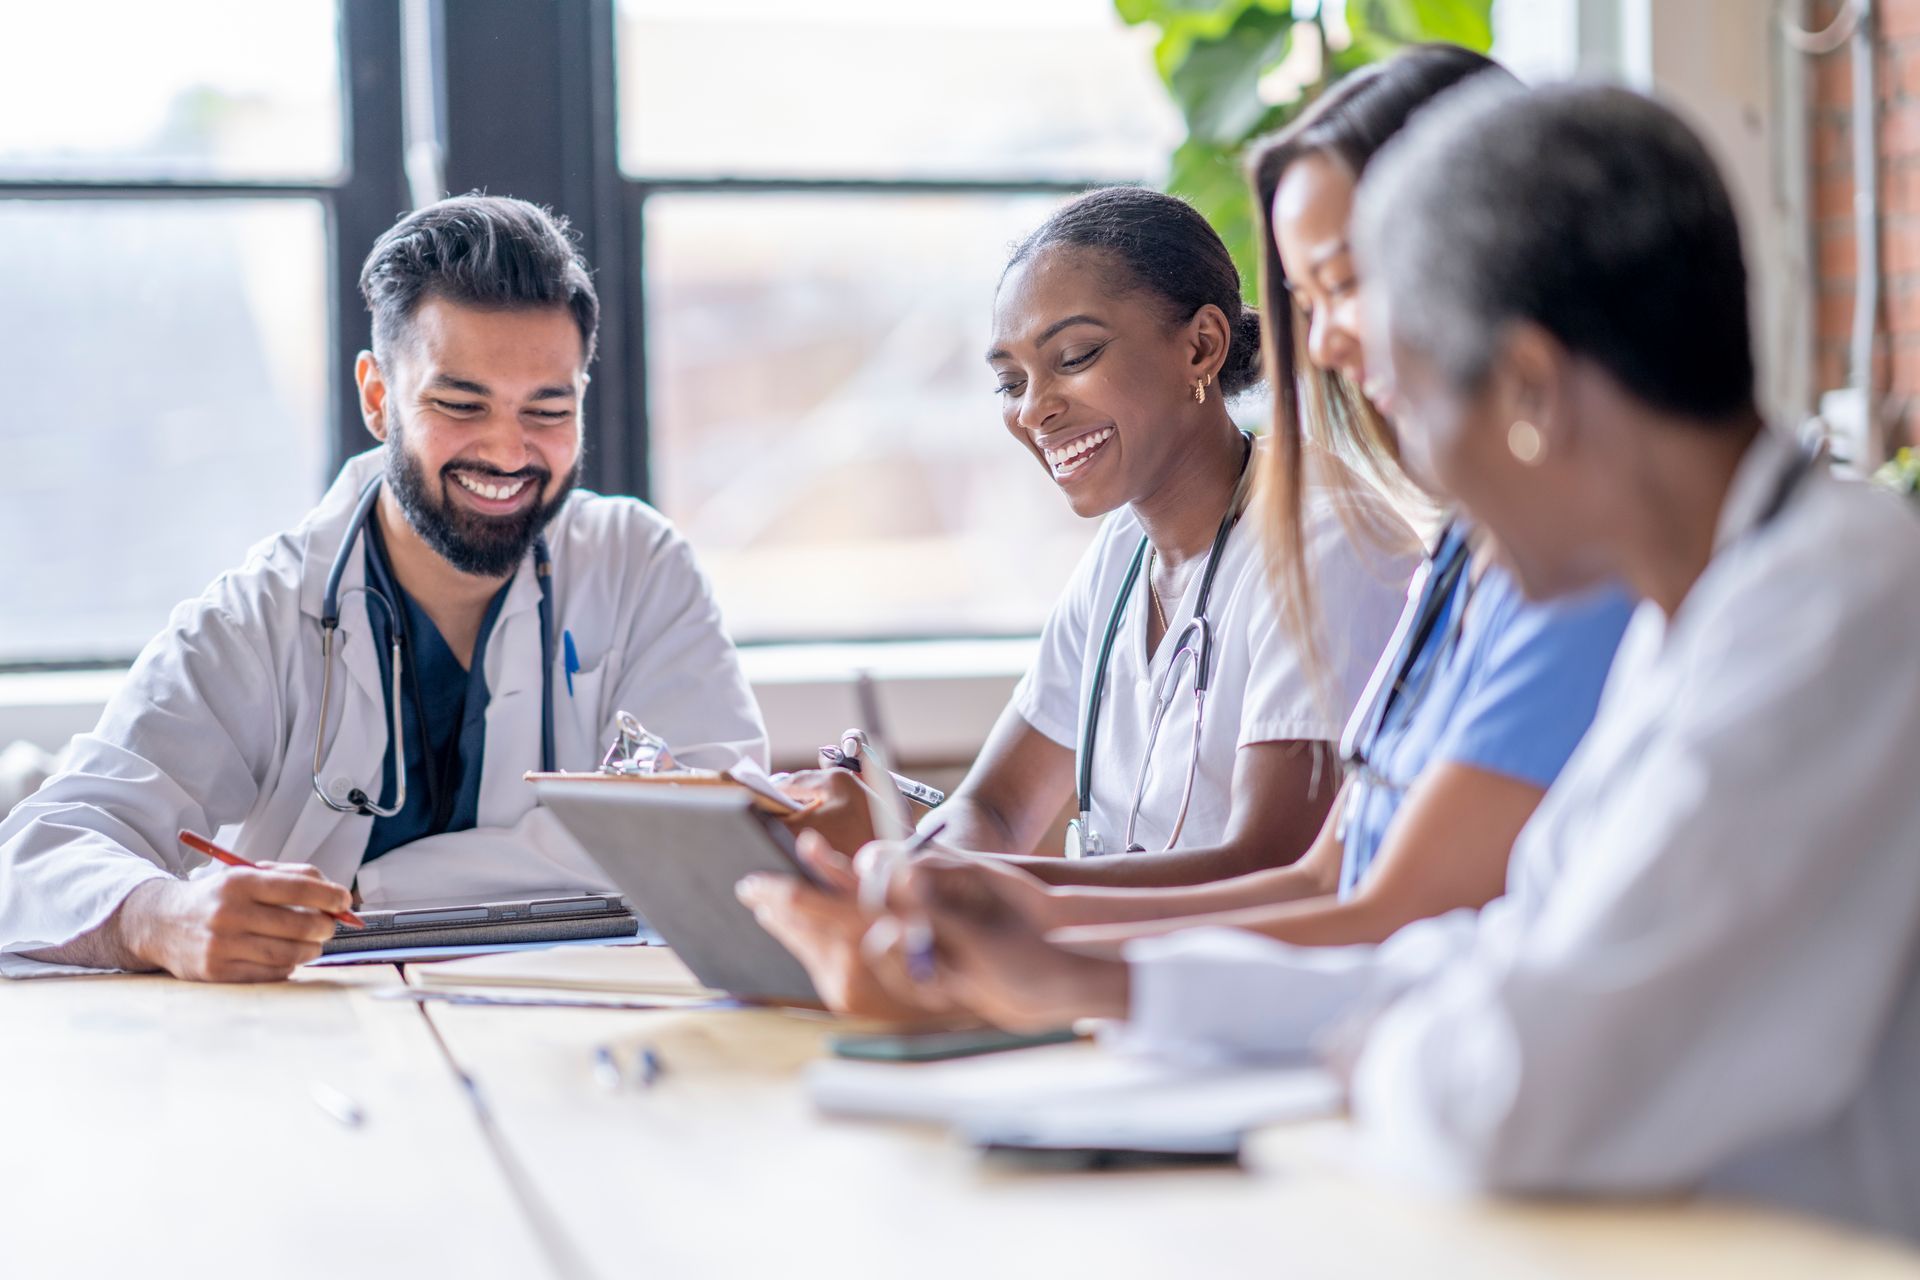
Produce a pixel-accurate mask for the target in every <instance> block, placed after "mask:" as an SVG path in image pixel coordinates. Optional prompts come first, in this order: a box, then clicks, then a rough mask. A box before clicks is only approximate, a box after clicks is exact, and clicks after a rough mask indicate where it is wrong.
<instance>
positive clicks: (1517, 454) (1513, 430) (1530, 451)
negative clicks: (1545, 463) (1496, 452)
mask: <svg viewBox="0 0 1920 1280" xmlns="http://www.w3.org/2000/svg"><path fill="white" fill-rule="evenodd" d="M1507 452H1509V453H1511V454H1512V455H1513V456H1514V460H1515V461H1517V462H1518V463H1520V465H1521V466H1523V467H1537V466H1539V465H1540V461H1541V459H1543V458H1545V457H1546V456H1547V438H1546V437H1545V436H1543V435H1541V434H1540V428H1538V427H1536V426H1534V425H1533V424H1532V423H1531V422H1528V421H1527V420H1526V419H1525V418H1521V419H1518V420H1517V421H1515V422H1514V424H1513V425H1512V426H1510V427H1508V428H1507Z"/></svg>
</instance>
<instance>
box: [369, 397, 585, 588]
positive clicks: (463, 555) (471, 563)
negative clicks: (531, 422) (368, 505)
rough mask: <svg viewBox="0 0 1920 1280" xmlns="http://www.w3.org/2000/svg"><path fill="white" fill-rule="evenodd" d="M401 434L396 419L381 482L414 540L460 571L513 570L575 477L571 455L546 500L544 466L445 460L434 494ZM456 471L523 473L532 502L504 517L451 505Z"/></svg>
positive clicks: (548, 475)
mask: <svg viewBox="0 0 1920 1280" xmlns="http://www.w3.org/2000/svg"><path fill="white" fill-rule="evenodd" d="M405 434H406V433H405V431H404V430H403V429H402V427H401V424H400V423H399V422H398V421H396V422H395V423H394V425H393V430H392V431H391V432H389V433H388V439H387V486H388V487H389V488H391V489H392V490H393V496H394V497H396V498H398V499H399V500H400V510H401V511H403V512H405V513H406V516H407V523H408V524H410V525H412V526H413V531H414V532H415V533H417V534H419V535H420V540H421V541H423V542H425V543H426V544H427V545H428V546H429V547H432V548H433V550H434V551H435V552H436V553H437V554H438V555H439V556H440V558H441V559H443V560H445V561H446V562H447V563H448V564H450V565H452V566H453V567H454V568H456V569H458V570H460V572H462V573H470V574H472V575H474V576H475V577H478V578H504V577H506V576H508V575H509V574H511V573H513V571H514V570H515V569H516V568H518V567H519V564H520V561H521V560H522V559H524V558H525V557H526V554H527V551H528V550H529V549H530V548H531V547H532V546H533V543H534V539H536V538H538V537H539V536H540V531H541V530H543V529H545V528H546V527H547V523H548V521H550V520H552V519H553V517H554V516H555V515H556V514H558V513H559V510H560V508H561V507H562V506H563V505H565V503H566V500H567V495H568V494H569V493H571V492H573V487H574V485H575V484H577V483H579V480H580V463H579V461H578V459H576V460H575V462H574V465H573V469H572V470H571V471H569V472H568V473H567V477H566V479H565V480H564V481H562V482H561V484H560V488H559V490H558V491H557V492H556V493H555V494H554V495H553V497H552V498H551V499H544V500H543V499H541V498H539V497H538V495H541V494H544V493H545V492H546V491H547V484H548V482H549V481H550V480H551V479H552V478H553V473H552V472H551V471H549V470H547V469H546V468H545V467H539V466H530V467H522V468H521V469H520V470H518V471H501V470H500V469H498V468H497V467H490V466H488V465H487V464H486V463H483V462H459V463H448V464H447V465H446V466H444V467H442V468H440V477H439V479H440V492H439V493H437V494H436V493H434V492H433V490H432V487H431V485H430V484H429V483H428V480H427V473H426V470H425V468H423V467H422V466H421V465H420V460H419V459H418V458H416V457H414V455H413V451H412V450H411V449H409V448H407V447H406V442H405ZM456 471H463V472H465V473H466V474H468V475H471V476H476V477H484V478H487V479H489V480H493V481H496V482H497V481H513V480H518V479H521V478H523V477H524V478H525V479H526V480H527V482H528V484H530V485H531V486H532V487H533V491H534V494H535V495H536V498H535V501H534V502H532V503H531V504H530V505H529V506H528V507H527V508H526V510H524V511H520V512H517V513H515V514H513V515H510V516H485V515H481V514H480V513H479V512H477V511H469V510H467V509H465V508H463V507H459V506H456V505H455V504H454V501H453V499H452V496H451V495H450V494H449V493H448V492H447V490H448V489H449V488H450V487H451V486H453V485H455V484H458V483H459V482H458V481H457V480H455V479H454V478H453V473H454V472H456Z"/></svg>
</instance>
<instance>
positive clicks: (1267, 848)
mask: <svg viewBox="0 0 1920 1280" xmlns="http://www.w3.org/2000/svg"><path fill="white" fill-rule="evenodd" d="M1238 299H1239V282H1238V277H1237V274H1236V273H1235V272H1234V268H1233V264H1232V261H1231V259H1230V258H1229V257H1228V255H1227V253H1226V251H1225V248H1224V246H1223V245H1222V244H1221V242H1220V239H1219V237H1218V236H1217V235H1215V234H1214V232H1213V229H1212V228H1211V227H1209V226H1208V225H1207V224H1206V222H1205V220H1204V219H1202V218H1201V217H1200V216H1199V215H1198V214H1197V213H1195V212H1194V211H1193V210H1192V209H1191V208H1189V207H1188V206H1187V205H1185V204H1183V203H1181V202H1180V201H1178V200H1174V199H1172V198H1170V197H1167V196H1163V195H1160V194H1158V193H1155V192H1150V191H1143V190H1137V189H1131V188H1120V189H1114V190H1109V191H1101V192H1095V193H1093V194H1091V195H1088V196H1085V197H1082V198H1081V199H1080V200H1078V201H1075V202H1074V203H1073V204H1070V205H1068V206H1066V207H1065V208H1063V209H1062V210H1060V211H1059V212H1058V213H1056V214H1055V215H1054V216H1053V218H1051V219H1050V220H1049V221H1048V222H1047V223H1046V225H1044V226H1043V227H1041V228H1040V229H1039V230H1038V231H1036V232H1035V233H1034V234H1033V235H1032V236H1031V237H1029V239H1028V240H1027V241H1026V242H1025V243H1024V244H1023V245H1021V246H1020V248H1019V249H1018V250H1016V252H1015V254H1014V255H1013V259H1012V261H1011V263H1010V264H1009V266H1008V268H1007V271H1006V274H1005V276H1004V277H1003V279H1002V281H1001V285H1000V290H999V294H998V297H997V298H996V300H995V306H994V323H993V338H992V347H991V349H990V350H989V351H988V353H987V361H988V364H989V366H990V367H991V369H992V370H993V373H994V376H995V379H996V382H995V390H996V392H997V394H998V395H999V397H1000V402H1001V409H1002V415H1003V420H1004V423H1005V426H1006V428H1007V431H1008V433H1009V434H1010V435H1012V436H1013V438H1014V439H1015V441H1017V442H1018V443H1019V444H1020V445H1021V446H1023V447H1024V448H1026V449H1027V450H1028V451H1029V452H1031V453H1032V454H1033V455H1034V457H1035V459H1036V461H1037V462H1039V463H1040V465H1042V466H1043V467H1044V468H1045V469H1046V472H1047V474H1048V476H1049V477H1050V478H1051V479H1052V480H1053V482H1054V484H1055V485H1056V486H1058V488H1059V490H1060V492H1061V494H1062V496H1064V497H1065V498H1066V500H1067V502H1068V504H1069V505H1070V506H1072V508H1073V509H1074V510H1075V511H1076V512H1078V513H1080V514H1082V515H1085V516H1102V517H1104V519H1103V521H1102V524H1101V528H1100V532H1099V534H1098V535H1097V536H1096V538H1095V539H1094V544H1093V546H1092V547H1091V548H1090V549H1089V550H1088V552H1087V554H1086V556H1085V557H1084V558H1083V559H1082V561H1081V563H1080V565H1079V567H1078V568H1077V569H1076V570H1075V572H1074V574H1073V577H1072V578H1071V579H1070V580H1069V582H1068V584H1067V588H1066V590H1065V592H1064V593H1063V595H1062V597H1061V600H1060V602H1059V603H1058V604H1057V605H1056V606H1055V608H1054V611H1053V614H1052V616H1051V617H1050V618H1049V619H1048V621H1047V625H1046V627H1045V629H1044V630H1043V632H1042V635H1041V639H1040V650H1039V654H1038V656H1037V658H1036V659H1035V662H1034V665H1033V666H1032V668H1031V669H1030V670H1029V671H1028V672H1027V674H1026V676H1025V677H1024V678H1023V679H1022V680H1021V682H1020V684H1019V685H1018V687H1017V688H1016V689H1015V691H1014V695H1013V699H1012V701H1011V702H1010V703H1009V705H1008V708H1007V710H1006V711H1005V712H1004V713H1003V714H1002V716H1001V719H1000V722H999V724H998V725H997V726H996V727H995V729H994V731H993V733H992V735H991V736H990V737H989V739H988V741H987V744H986V747H985V749H984V750H983V751H982V752H981V754H980V757H979V759H978V761H977V762H976V763H975V765H974V767H973V769H972V770H971V771H970V772H969V773H968V775H967V777H966V779H965V780H964V781H963V782H962V783H961V784H960V786H959V788H958V789H957V790H956V791H955V793H954V795H953V797H952V798H951V799H950V800H949V801H948V802H947V804H946V805H944V806H943V807H942V809H941V810H940V814H941V817H942V818H944V819H945V820H946V821H947V823H948V828H947V831H948V837H947V840H948V843H950V844H954V845H958V846H961V847H975V848H993V849H999V850H1035V849H1036V847H1037V846H1038V845H1039V843H1040V841H1041V839H1042V838H1043V836H1044V835H1045V833H1046V832H1047V831H1048V830H1049V828H1051V827H1052V826H1053V824H1054V821H1055V819H1056V815H1058V813H1059V812H1060V807H1061V801H1062V800H1064V799H1071V801H1072V803H1073V814H1074V817H1073V825H1072V827H1071V830H1070V832H1069V836H1068V840H1069V852H1070V854H1071V853H1078V854H1086V855H1095V854H1100V855H1110V856H1108V857H1104V858H1101V859H1100V861H1102V862H1108V863H1127V862H1132V863H1135V864H1136V865H1140V866H1141V867H1142V868H1143V873H1144V874H1147V875H1151V874H1152V872H1151V871H1150V870H1148V869H1147V867H1148V864H1150V863H1151V862H1152V859H1151V858H1148V859H1146V860H1145V861H1144V862H1143V861H1142V860H1141V858H1140V855H1143V854H1158V853H1161V852H1163V851H1166V850H1169V849H1182V850H1200V849H1205V850H1213V851H1217V853H1216V859H1217V860H1216V865H1218V866H1219V867H1221V868H1222V873H1224V871H1225V870H1228V869H1231V870H1242V869H1247V868H1250V867H1254V866H1262V865H1272V864H1274V863H1277V862H1284V861H1287V860H1288V859H1290V858H1291V857H1293V856H1294V855H1295V854H1296V853H1297V852H1298V850H1299V849H1300V848H1302V847H1304V844H1305V841H1306V840H1308V839H1309V838H1310V831H1309V828H1310V827H1312V826H1313V825H1314V824H1315V823H1316V822H1317V821H1318V820H1319V818H1320V816H1321V815H1323V814H1324V812H1325V810H1326V807H1327V804H1328V803H1329V802H1330V800H1331V798H1332V783H1331V777H1330V774H1329V773H1328V771H1327V769H1326V767H1325V766H1326V760H1325V757H1326V756H1327V755H1328V754H1330V751H1331V743H1332V741H1333V740H1334V739H1335V738H1336V737H1337V736H1338V728H1339V724H1340V722H1341V720H1342V718H1343V717H1344V715H1345V712H1346V710H1347V708H1348V707H1349V706H1350V705H1351V703H1352V701H1353V699H1354V698H1355V697H1356V696H1357V695H1358V693H1359V688H1360V685H1361V683H1362V682H1363V679H1364V674H1365V672H1366V670H1367V669H1368V667H1369V666H1370V665H1371V661H1370V659H1371V653H1372V652H1377V649H1378V646H1379V645H1380V644H1381V643H1382V642H1383V641H1384V639H1385V636H1386V634H1387V631H1388V629H1389V627H1390V626H1391V622H1392V616H1393V615H1394V614H1395V613H1396V612H1397V610H1398V603H1399V597H1400V591H1401V584H1402V583H1403V582H1404V580H1405V575H1406V573H1407V572H1408V571H1409V569H1410V567H1411V556H1410V554H1408V553H1409V551H1410V548H1411V541H1410V539H1406V538H1405V530H1404V526H1401V525H1399V524H1398V522H1397V520H1395V519H1394V518H1393V517H1392V516H1391V515H1390V514H1388V513H1387V511H1386V509H1385V507H1384V504H1380V505H1379V506H1378V507H1376V508H1373V509H1370V510H1367V511H1364V512H1362V513H1361V514H1360V515H1358V516H1357V517H1356V518H1355V519H1353V520H1352V521H1349V522H1345V523H1343V522H1342V521H1341V520H1339V519H1338V518H1336V517H1335V515H1334V513H1332V512H1331V511H1328V512H1326V513H1325V515H1326V518H1325V519H1324V520H1323V521H1322V523H1321V525H1320V527H1319V529H1318V533H1319V534H1320V541H1319V543H1318V545H1317V547H1316V551H1317V553H1318V557H1319V561H1320V564H1319V566H1318V567H1319V568H1320V569H1321V571H1322V573H1323V575H1324V577H1325V578H1326V580H1328V581H1329V582H1332V583H1334V584H1336V585H1335V586H1334V587H1333V588H1332V589H1330V590H1329V592H1328V596H1327V600H1326V602H1325V607H1324V609H1323V611H1322V614H1321V616H1320V617H1319V618H1317V619H1315V623H1316V626H1315V627H1313V628H1312V629H1313V630H1315V631H1317V632H1318V633H1319V634H1321V635H1322V636H1323V637H1325V644H1326V646H1327V647H1328V649H1329V650H1330V651H1333V652H1334V653H1336V654H1338V655H1340V658H1342V659H1344V661H1341V660H1338V659H1337V660H1336V661H1335V662H1334V663H1333V665H1332V672H1331V678H1330V679H1329V680H1327V681H1326V682H1325V684H1324V685H1322V684H1317V683H1315V682H1314V681H1312V680H1311V679H1309V677H1308V675H1307V667H1306V662H1305V658H1304V655H1303V653H1302V652H1301V648H1300V646H1299V644H1298V643H1296V641H1295V639H1294V634H1295V633H1294V631H1293V630H1292V629H1291V628H1290V627H1289V626H1284V625H1282V624H1281V621H1280V619H1279V618H1278V617H1277V615H1276V612H1275V609H1274V605H1273V596H1272V593H1271V591H1270V590H1269V587H1268V581H1267V575H1266V563H1265V560H1264V557H1263V555H1262V554H1261V547H1260V542H1259V537H1258V534H1257V531H1256V530H1254V529H1252V528H1250V527H1248V525H1247V524H1246V522H1245V521H1243V520H1242V519H1241V514H1242V512H1243V511H1244V510H1245V507H1246V503H1247V499H1248V492H1249V487H1250V484H1251V480H1252V476H1253V475H1254V473H1255V466H1254V460H1255V455H1256V452H1257V450H1256V447H1255V445H1254V443H1253V441H1252V438H1251V437H1249V436H1248V435H1247V434H1245V433H1244V432H1242V431H1241V430H1240V429H1239V428H1238V427H1236V426H1235V425H1234V423H1233V420H1232V418H1231V416H1230V415H1229V414H1228V411H1227V400H1228V398H1229V397H1230V396H1232V395H1234V394H1236V393H1238V392H1240V391H1242V390H1244V389H1246V388H1247V387H1248V386H1250V385H1251V384H1252V383H1253V382H1254V380H1255V379H1256V378H1257V372H1256V369H1257V360H1258V345H1257V344H1258V320H1257V316H1256V315H1255V313H1253V312H1251V311H1248V310H1246V309H1244V308H1242V307H1241V306H1240V303H1239V300H1238ZM1350 525H1353V526H1357V530H1356V529H1355V528H1350V527H1349V526H1350ZM1048 852H1050V851H1048ZM1033 861H1034V862H1035V863H1040V864H1044V865H1045V866H1046V867H1048V868H1049V869H1051V870H1053V871H1054V872H1055V873H1056V874H1060V875H1063V876H1072V875H1074V874H1075V872H1076V870H1078V869H1079V868H1084V867H1091V866H1092V865H1093V864H1092V863H1091V862H1085V863H1077V864H1070V863H1063V862H1062V861H1061V860H1060V859H1058V858H1051V857H1049V858H1036V859H1033Z"/></svg>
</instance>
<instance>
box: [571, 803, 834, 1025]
mask: <svg viewBox="0 0 1920 1280" xmlns="http://www.w3.org/2000/svg"><path fill="white" fill-rule="evenodd" d="M533 788H534V793H535V794H536V795H538V796H539V798H540V802H541V803H542V804H544V805H545V806H546V807H547V808H548V809H550V810H552V811H553V815H554V817H556V818H558V819H559V820H560V824H561V825H562V826H564V827H565V828H566V829H567V831H568V832H569V833H570V834H571V835H572V836H573V838H574V839H575V840H577V841H578V842H579V843H580V847H581V848H582V849H584V850H586V852H587V854H588V855H589V856H590V857H592V858H593V860H594V861H595V862H597V863H599V864H600V867H601V869H602V870H604V871H605V872H606V873H607V877H608V878H609V879H610V880H612V881H613V883H614V885H615V886H616V887H618V888H619V890H620V892H621V893H623V894H625V895H626V898H627V901H628V902H629V903H630V904H631V905H632V907H633V909H634V911H635V913H637V914H638V915H639V916H640V917H641V918H642V919H644V920H645V921H646V922H647V923H648V924H649V925H651V926H652V927H653V928H654V929H655V930H656V931H658V933H659V934H660V936H661V937H663V938H665V939H666V941H667V945H668V946H670V947H672V948H673V949H674V951H675V952H676V953H678V954H679V956H680V958H681V959H682V960H684V961H685V962H686V965H687V967H688V968H689V969H691V970H693V973H694V976H695V977H697V978H699V979H700V981H701V982H702V983H704V984H706V985H707V986H709V987H713V988H715V989H717V990H721V991H725V992H728V993H730V994H732V995H736V996H739V997H741V998H742V999H746V1000H763V1001H769V1002H774V1003H781V1004H806V1005H815V1006H817V1005H818V1004H819V1003H820V996H819V993H818V992H816V991H815V990H814V987H813V982H812V980H811V979H809V978H808V977H807V971H806V970H805V969H804V968H802V967H801V965H800V962H799V961H798V960H795V959H794V958H793V956H792V954H791V953H790V952H788V950H787V949H786V948H785V947H783V946H781V945H780V943H779V942H777V941H776V940H775V939H774V938H773V936H772V935H771V934H769V933H768V932H767V931H766V930H764V929H762V928H761V927H760V923H759V921H757V920H755V919H754V918H753V912H751V911H749V910H747V908H746V907H744V906H742V905H741V904H740V900H739V899H738V898H736V897H734V896H733V886H734V885H735V884H737V883H738V882H739V880H740V878H741V877H742V876H745V875H749V874H751V873H753V872H755V871H772V872H778V873H781V874H784V875H798V876H802V877H806V878H809V879H810V878H811V877H808V876H807V873H806V871H805V870H804V869H803V868H802V867H801V865H800V863H799V862H798V861H797V860H796V858H795V857H794V848H793V836H792V835H791V834H790V833H789V832H788V831H787V829H786V828H785V827H784V826H782V825H781V824H780V822H779V821H778V820H777V819H775V818H773V817H772V816H770V815H768V814H765V813H762V812H760V811H759V810H758V809H756V808H755V807H754V802H753V795H752V793H751V792H748V791H744V790H741V789H738V788H733V787H725V788H714V787H609V786H605V785H602V784H599V783H596V782H592V781H568V780H566V779H542V780H540V781H537V782H535V783H534V784H533Z"/></svg>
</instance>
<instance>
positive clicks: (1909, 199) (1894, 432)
mask: <svg viewBox="0 0 1920 1280" xmlns="http://www.w3.org/2000/svg"><path fill="white" fill-rule="evenodd" d="M1838 9H1839V0H1810V3H1808V4H1807V5H1806V10H1807V11H1806V13H1805V15H1804V19H1805V23H1806V25H1807V26H1808V28H1810V29H1818V28H1821V27H1824V26H1825V25H1826V24H1827V23H1828V22H1830V21H1832V19H1833V16H1834V14H1835V12H1836V11H1837V10H1838ZM1874 14H1875V29H1876V36H1877V42H1878V46H1879V53H1878V59H1877V79H1878V84H1877V96H1878V98H1879V129H1880V141H1879V153H1880V274H1881V295H1880V296H1881V309H1880V354H1879V356H1878V357H1877V359H1876V361H1875V364H1876V368H1875V370H1874V379H1875V385H1876V386H1877V387H1878V388H1879V389H1880V390H1881V392H1882V394H1884V395H1885V396H1886V405H1885V411H1886V417H1887V421H1888V426H1889V435H1890V436H1891V437H1892V439H1893V442H1894V443H1920V0H1874ZM1810 70H1811V75H1810V76H1809V84H1810V86H1811V88H1810V94H1811V97H1812V101H1811V102H1810V103H1809V104H1808V112H1809V123H1810V126H1811V128H1810V133H1811V135H1812V147H1811V151H1812V164H1813V175H1812V190H1813V228H1812V230H1813V241H1814V243H1813V250H1814V263H1815V268H1814V270H1815V279H1816V281H1817V282H1818V287H1817V295H1816V304H1817V307H1818V315H1817V317H1816V323H1815V328H1814V387H1815V389H1816V391H1827V390H1831V389H1833V388H1835V387H1840V386H1844V385H1846V383H1847V380H1848V373H1849V370H1848V345H1849V341H1850V337H1851V334H1852V332H1853V285H1854V231H1853V177H1854V175H1853V138H1852V134H1853V130H1852V123H1851V122H1852V116H1853V74H1852V68H1851V56H1850V54H1849V52H1848V50H1847V49H1845V48H1842V49H1840V50H1838V51H1836V52H1834V53H1830V54H1825V55H1822V56H1820V57H1817V58H1813V59H1811V60H1810Z"/></svg>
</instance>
